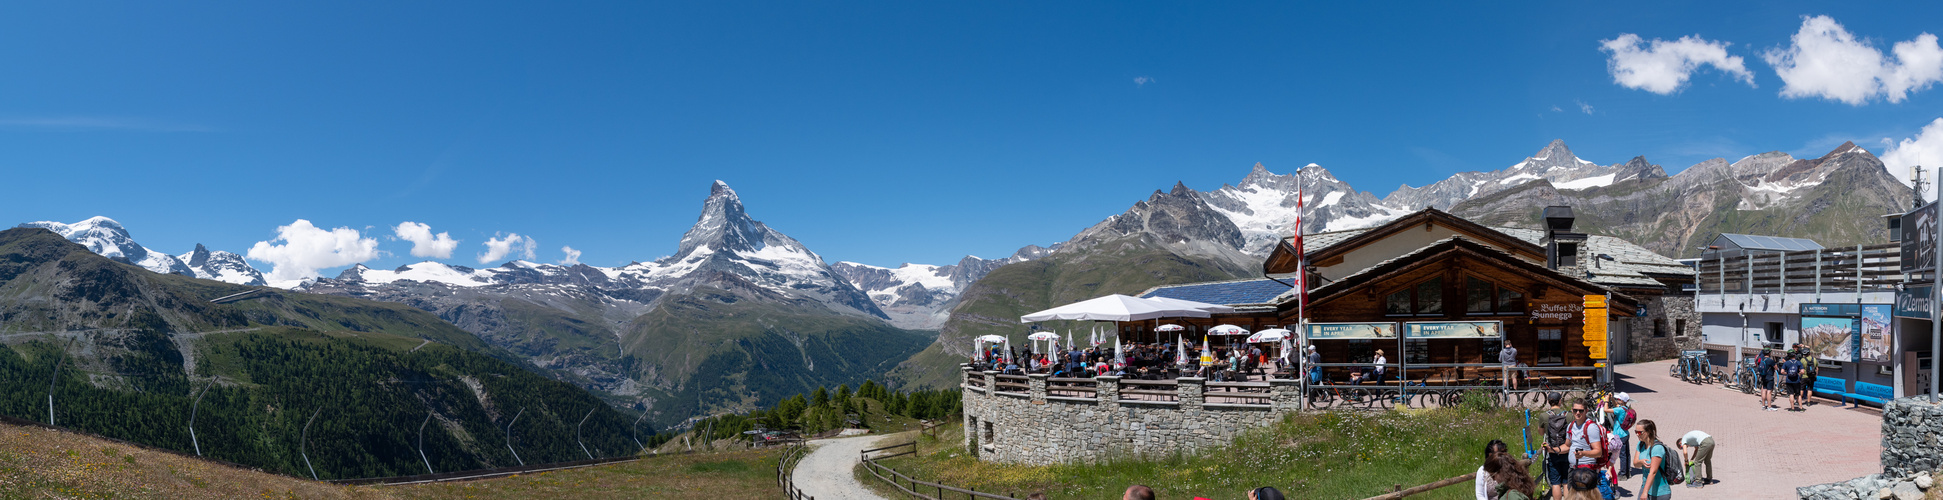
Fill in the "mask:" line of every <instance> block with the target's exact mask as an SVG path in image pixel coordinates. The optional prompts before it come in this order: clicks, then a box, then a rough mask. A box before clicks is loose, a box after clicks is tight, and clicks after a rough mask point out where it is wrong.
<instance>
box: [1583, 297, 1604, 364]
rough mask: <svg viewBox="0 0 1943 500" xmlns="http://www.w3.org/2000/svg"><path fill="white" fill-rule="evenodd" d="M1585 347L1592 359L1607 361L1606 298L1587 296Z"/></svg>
mask: <svg viewBox="0 0 1943 500" xmlns="http://www.w3.org/2000/svg"><path fill="white" fill-rule="evenodd" d="M1584 333H1585V335H1584V337H1585V346H1586V348H1587V352H1589V353H1591V357H1592V359H1606V296H1604V295H1587V296H1585V330H1584Z"/></svg>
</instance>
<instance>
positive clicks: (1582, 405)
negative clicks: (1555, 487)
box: [1566, 400, 1613, 500]
mask: <svg viewBox="0 0 1943 500" xmlns="http://www.w3.org/2000/svg"><path fill="white" fill-rule="evenodd" d="M1592 406H1593V405H1592V401H1586V400H1579V401H1573V402H1572V419H1573V420H1575V421H1576V423H1574V424H1572V428H1571V429H1569V430H1568V431H1567V437H1566V439H1568V440H1570V441H1571V447H1570V449H1569V453H1570V454H1571V458H1572V469H1573V472H1572V474H1574V476H1573V481H1574V482H1575V483H1576V482H1578V479H1579V477H1580V476H1578V475H1579V474H1586V473H1590V474H1592V475H1594V476H1598V479H1596V480H1594V483H1595V484H1597V485H1598V488H1599V496H1601V497H1604V498H1606V500H1612V498H1613V492H1612V483H1611V482H1610V481H1607V480H1606V475H1605V474H1600V473H1599V469H1601V468H1603V467H1604V466H1605V465H1606V462H1607V458H1606V429H1605V428H1604V427H1600V426H1599V421H1598V419H1597V417H1596V416H1594V415H1593V414H1592V412H1590V411H1587V408H1590V407H1592ZM1579 470H1585V471H1586V472H1578V471H1579Z"/></svg>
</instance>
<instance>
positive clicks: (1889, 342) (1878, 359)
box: [1859, 304, 1895, 364]
mask: <svg viewBox="0 0 1943 500" xmlns="http://www.w3.org/2000/svg"><path fill="white" fill-rule="evenodd" d="M1894 325H1895V323H1894V320H1892V319H1890V306H1887V305H1881V304H1870V305H1865V306H1862V325H1861V326H1862V352H1861V354H1860V356H1859V360H1860V361H1862V362H1865V363H1883V364H1888V363H1889V350H1890V349H1893V348H1894V347H1895V345H1894V335H1895V330H1894V329H1895V326H1894Z"/></svg>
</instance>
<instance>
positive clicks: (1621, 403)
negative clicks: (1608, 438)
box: [1606, 392, 1638, 479]
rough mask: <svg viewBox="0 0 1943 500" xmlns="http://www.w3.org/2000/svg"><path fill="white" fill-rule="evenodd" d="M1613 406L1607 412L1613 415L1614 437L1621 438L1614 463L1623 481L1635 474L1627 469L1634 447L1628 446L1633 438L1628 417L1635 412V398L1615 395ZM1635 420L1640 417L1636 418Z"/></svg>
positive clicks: (1624, 394) (1626, 395)
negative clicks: (1629, 430) (1627, 423)
mask: <svg viewBox="0 0 1943 500" xmlns="http://www.w3.org/2000/svg"><path fill="white" fill-rule="evenodd" d="M1611 404H1612V407H1610V408H1608V409H1607V410H1606V411H1607V412H1609V413H1611V415H1612V416H1611V418H1612V420H1611V422H1612V435H1613V437H1617V438H1619V449H1617V450H1613V451H1614V452H1615V453H1616V455H1615V456H1614V457H1613V458H1615V459H1617V460H1614V461H1613V463H1615V464H1619V476H1620V478H1621V479H1630V478H1632V477H1633V472H1632V468H1631V467H1627V464H1629V463H1631V462H1629V461H1627V459H1628V458H1631V456H1632V447H1631V446H1627V443H1628V441H1627V440H1628V439H1630V438H1631V437H1632V433H1630V432H1628V431H1627V429H1626V416H1627V414H1628V413H1632V412H1633V397H1632V396H1631V395H1628V394H1626V393H1623V392H1621V393H1618V394H1613V395H1612V401H1611ZM1634 418H1638V417H1637V416H1635V417H1634Z"/></svg>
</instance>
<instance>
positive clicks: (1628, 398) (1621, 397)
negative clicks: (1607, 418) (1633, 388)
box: [1612, 392, 1633, 403]
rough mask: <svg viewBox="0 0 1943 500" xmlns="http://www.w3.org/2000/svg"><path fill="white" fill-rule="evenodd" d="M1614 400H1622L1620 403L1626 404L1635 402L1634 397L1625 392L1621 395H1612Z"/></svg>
mask: <svg viewBox="0 0 1943 500" xmlns="http://www.w3.org/2000/svg"><path fill="white" fill-rule="evenodd" d="M1612 398H1613V399H1617V400H1620V401H1625V402H1628V403H1631V402H1633V397H1632V396H1628V395H1626V393H1623V392H1622V393H1619V394H1614V395H1612Z"/></svg>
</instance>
